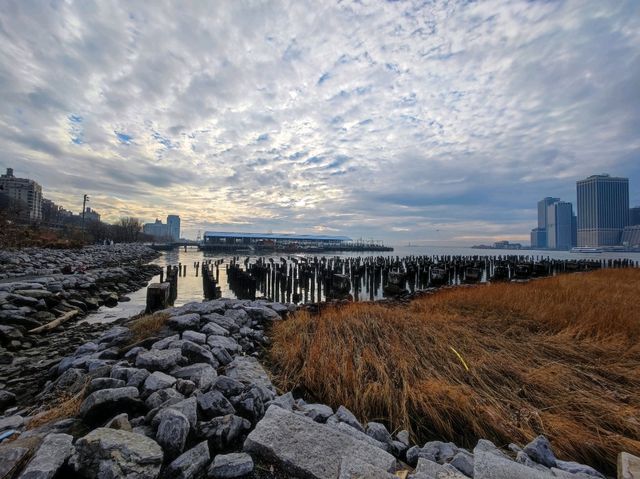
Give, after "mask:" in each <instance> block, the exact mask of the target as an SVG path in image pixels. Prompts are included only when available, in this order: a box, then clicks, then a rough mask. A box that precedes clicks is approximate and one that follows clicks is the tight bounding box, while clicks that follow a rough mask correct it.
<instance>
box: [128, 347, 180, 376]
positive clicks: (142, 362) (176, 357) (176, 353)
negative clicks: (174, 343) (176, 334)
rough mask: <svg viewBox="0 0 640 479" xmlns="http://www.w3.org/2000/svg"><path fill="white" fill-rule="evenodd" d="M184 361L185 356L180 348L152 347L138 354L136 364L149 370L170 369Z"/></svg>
mask: <svg viewBox="0 0 640 479" xmlns="http://www.w3.org/2000/svg"><path fill="white" fill-rule="evenodd" d="M183 361H184V357H183V356H182V352H181V351H180V350H179V349H152V350H151V351H146V352H143V353H140V354H138V357H137V358H136V366H137V367H139V368H145V369H148V370H149V371H170V370H171V369H173V368H175V367H176V366H178V365H179V364H181V363H183Z"/></svg>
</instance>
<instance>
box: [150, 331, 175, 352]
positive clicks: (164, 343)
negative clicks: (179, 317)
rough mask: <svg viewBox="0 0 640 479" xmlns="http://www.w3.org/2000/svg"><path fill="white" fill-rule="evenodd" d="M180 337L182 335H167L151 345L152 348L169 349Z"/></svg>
mask: <svg viewBox="0 0 640 479" xmlns="http://www.w3.org/2000/svg"><path fill="white" fill-rule="evenodd" d="M179 339H180V335H178V334H175V335H173V336H169V337H166V338H164V339H161V340H160V341H156V342H155V343H153V344H152V345H151V349H167V348H168V347H169V345H170V344H171V343H173V342H174V341H178V340H179Z"/></svg>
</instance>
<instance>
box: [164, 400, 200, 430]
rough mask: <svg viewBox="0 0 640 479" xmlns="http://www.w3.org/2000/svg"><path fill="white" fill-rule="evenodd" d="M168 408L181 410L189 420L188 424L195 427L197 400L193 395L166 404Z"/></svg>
mask: <svg viewBox="0 0 640 479" xmlns="http://www.w3.org/2000/svg"><path fill="white" fill-rule="evenodd" d="M168 409H173V410H174V411H178V412H181V413H182V414H184V416H185V417H186V418H187V420H188V421H189V425H190V426H191V427H192V428H195V427H196V424H197V422H198V401H197V400H196V398H195V397H190V398H187V399H183V400H182V401H178V402H177V403H175V404H171V405H170V406H168Z"/></svg>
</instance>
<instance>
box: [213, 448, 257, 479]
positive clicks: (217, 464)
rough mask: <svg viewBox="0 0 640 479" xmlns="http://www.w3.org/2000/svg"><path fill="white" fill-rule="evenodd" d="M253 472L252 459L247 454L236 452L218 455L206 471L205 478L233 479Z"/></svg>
mask: <svg viewBox="0 0 640 479" xmlns="http://www.w3.org/2000/svg"><path fill="white" fill-rule="evenodd" d="M252 471H253V459H251V456H250V455H249V454H246V453H244V452H236V453H232V454H218V455H217V456H216V457H214V458H213V463H212V464H211V466H210V467H209V470H208V471H207V477H211V478H215V479H233V478H236V477H242V476H245V475H247V474H249V473H251V472H252Z"/></svg>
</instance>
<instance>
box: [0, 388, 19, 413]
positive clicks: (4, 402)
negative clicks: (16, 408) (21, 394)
mask: <svg viewBox="0 0 640 479" xmlns="http://www.w3.org/2000/svg"><path fill="white" fill-rule="evenodd" d="M15 403H16V395H15V394H13V393H10V392H9V391H5V390H4V389H2V390H0V413H2V412H4V411H5V410H6V409H7V408H8V407H11V406H13V405H14V404H15Z"/></svg>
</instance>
